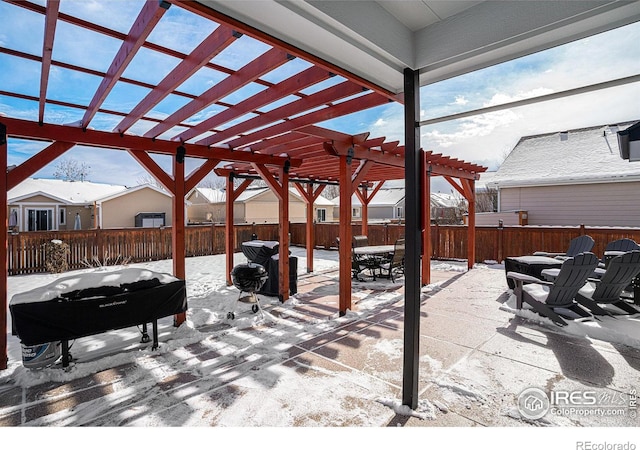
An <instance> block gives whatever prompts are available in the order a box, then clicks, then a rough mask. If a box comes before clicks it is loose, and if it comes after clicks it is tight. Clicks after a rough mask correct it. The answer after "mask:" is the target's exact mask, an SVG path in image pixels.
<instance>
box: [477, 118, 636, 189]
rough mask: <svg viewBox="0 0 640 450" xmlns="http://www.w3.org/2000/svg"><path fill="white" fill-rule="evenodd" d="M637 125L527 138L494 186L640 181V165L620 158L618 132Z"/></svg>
mask: <svg viewBox="0 0 640 450" xmlns="http://www.w3.org/2000/svg"><path fill="white" fill-rule="evenodd" d="M635 123H637V121H633V122H625V123H619V124H614V125H600V126H596V127H590V128H580V129H575V130H563V131H558V132H555V133H548V134H540V135H536V136H525V137H523V138H521V139H520V141H519V142H518V144H516V146H515V147H514V149H513V150H512V151H511V153H510V154H509V156H507V158H506V159H505V161H504V162H503V163H502V165H501V166H500V168H499V169H498V170H497V172H496V174H495V176H494V180H493V181H492V184H494V185H495V184H497V185H498V186H500V187H504V186H535V185H554V184H584V183H598V182H619V181H637V180H640V164H638V163H630V162H629V161H627V160H624V159H622V158H621V157H620V150H619V148H618V137H617V131H623V130H625V129H627V128H629V127H630V126H632V125H634V124H635ZM482 176H484V174H483V175H481V177H480V179H481V180H482Z"/></svg>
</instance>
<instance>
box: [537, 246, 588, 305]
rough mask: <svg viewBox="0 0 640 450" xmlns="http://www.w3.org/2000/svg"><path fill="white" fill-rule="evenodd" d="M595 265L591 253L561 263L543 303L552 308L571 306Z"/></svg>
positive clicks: (581, 254)
mask: <svg viewBox="0 0 640 450" xmlns="http://www.w3.org/2000/svg"><path fill="white" fill-rule="evenodd" d="M597 265H598V257H597V256H596V255H594V254H593V253H591V252H585V253H580V254H578V255H576V256H574V257H573V258H569V259H567V260H566V261H565V262H563V263H562V266H561V267H560V273H559V274H558V277H557V278H556V280H555V282H554V283H553V286H551V287H550V289H549V295H548V296H547V299H546V300H545V303H546V304H547V305H550V306H553V307H559V306H568V305H571V304H572V303H573V299H574V298H575V296H576V294H577V293H578V291H579V290H580V288H582V287H583V286H584V285H585V283H586V282H587V278H589V277H590V276H591V275H592V274H593V271H594V269H595V268H596V266H597Z"/></svg>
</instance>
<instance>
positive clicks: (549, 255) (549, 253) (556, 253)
mask: <svg viewBox="0 0 640 450" xmlns="http://www.w3.org/2000/svg"><path fill="white" fill-rule="evenodd" d="M566 255H567V254H566V252H533V256H548V257H550V258H555V257H556V256H566Z"/></svg>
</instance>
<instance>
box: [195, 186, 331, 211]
mask: <svg viewBox="0 0 640 450" xmlns="http://www.w3.org/2000/svg"><path fill="white" fill-rule="evenodd" d="M195 190H196V191H198V192H199V193H200V194H202V195H203V196H204V197H205V198H206V199H207V201H208V202H209V203H224V202H225V201H226V198H227V193H226V191H223V190H221V189H212V188H202V187H197V188H195ZM269 190H270V188H268V187H263V188H250V189H245V190H244V191H243V192H241V193H240V195H238V198H237V199H236V202H246V201H247V200H250V199H252V198H255V197H257V196H258V195H262V194H264V193H265V192H267V191H269ZM289 193H290V195H293V196H294V197H295V198H297V199H299V200H302V197H301V196H300V194H299V193H298V191H297V190H296V189H289ZM314 205H324V206H329V205H333V203H332V202H331V200H329V199H327V198H325V197H323V196H322V195H320V196H318V198H317V199H316V201H315V202H314Z"/></svg>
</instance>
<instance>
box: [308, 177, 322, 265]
mask: <svg viewBox="0 0 640 450" xmlns="http://www.w3.org/2000/svg"><path fill="white" fill-rule="evenodd" d="M322 187H324V186H322ZM321 190H322V189H321ZM313 194H314V193H313V184H312V183H309V184H307V195H305V196H303V198H304V199H305V200H306V202H307V224H306V227H305V234H306V236H305V242H306V243H307V273H311V272H313V247H314V246H313V244H314V242H315V234H314V229H313V203H314V198H316V197H315V196H314V195H313Z"/></svg>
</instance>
